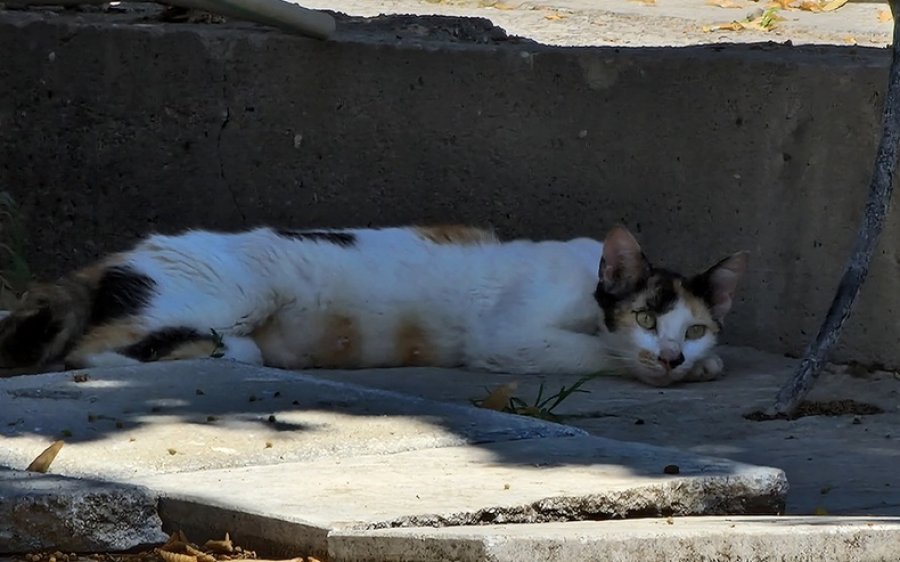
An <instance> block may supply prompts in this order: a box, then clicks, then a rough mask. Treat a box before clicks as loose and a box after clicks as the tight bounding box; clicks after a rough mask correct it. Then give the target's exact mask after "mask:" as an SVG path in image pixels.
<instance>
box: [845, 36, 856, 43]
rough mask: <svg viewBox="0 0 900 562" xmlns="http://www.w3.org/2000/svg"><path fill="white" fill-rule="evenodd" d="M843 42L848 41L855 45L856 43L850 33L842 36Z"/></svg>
mask: <svg viewBox="0 0 900 562" xmlns="http://www.w3.org/2000/svg"><path fill="white" fill-rule="evenodd" d="M844 42H845V43H848V44H850V45H856V43H857V41H856V37H854V36H852V35H848V36H846V37H844Z"/></svg>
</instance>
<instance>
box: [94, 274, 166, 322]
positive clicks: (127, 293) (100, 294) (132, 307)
mask: <svg viewBox="0 0 900 562" xmlns="http://www.w3.org/2000/svg"><path fill="white" fill-rule="evenodd" d="M155 286H156V282H155V281H153V279H151V278H150V277H148V276H146V275H144V274H143V273H139V272H137V271H135V270H133V269H131V268H130V267H127V266H115V267H111V268H109V269H107V270H106V271H105V272H104V273H103V276H102V277H101V278H100V282H99V283H98V284H97V289H96V292H95V293H94V303H93V306H92V308H91V320H90V323H91V324H92V325H95V326H96V325H98V324H103V323H106V322H109V321H111V320H115V319H117V318H121V317H123V316H130V315H132V314H136V313H138V312H140V311H141V309H142V308H144V307H145V306H147V304H148V303H149V302H150V297H152V296H153V289H154V287H155Z"/></svg>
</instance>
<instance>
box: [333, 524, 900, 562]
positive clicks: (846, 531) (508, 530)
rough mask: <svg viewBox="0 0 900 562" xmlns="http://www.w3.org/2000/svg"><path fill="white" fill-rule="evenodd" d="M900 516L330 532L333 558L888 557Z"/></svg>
mask: <svg viewBox="0 0 900 562" xmlns="http://www.w3.org/2000/svg"><path fill="white" fill-rule="evenodd" d="M898 541H900V519H897V518H884V519H882V518H837V517H777V518H769V517H753V518H748V517H690V518H673V519H668V520H666V519H648V520H629V521H602V522H600V521H580V522H571V523H550V524H544V525H494V526H489V527H445V528H440V529H434V528H411V529H379V530H367V531H335V532H333V533H331V535H330V536H329V560H330V561H331V562H395V561H403V562H444V561H446V560H454V561H456V562H481V561H484V560H490V561H491V562H569V561H576V560H577V561H584V562H587V561H598V562H599V561H607V560H608V561H617V562H618V561H622V562H624V561H630V560H634V561H641V562H701V561H703V562H705V561H710V562H711V561H720V560H727V561H729V562H757V561H760V560H779V561H781V562H812V561H815V562H849V561H853V562H887V561H890V560H896V559H897V544H898Z"/></svg>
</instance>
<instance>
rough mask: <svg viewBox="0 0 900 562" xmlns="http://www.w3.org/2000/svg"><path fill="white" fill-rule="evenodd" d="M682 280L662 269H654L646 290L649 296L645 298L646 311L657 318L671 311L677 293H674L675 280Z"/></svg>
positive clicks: (678, 276)
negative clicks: (648, 290) (648, 291)
mask: <svg viewBox="0 0 900 562" xmlns="http://www.w3.org/2000/svg"><path fill="white" fill-rule="evenodd" d="M676 279H677V280H679V281H680V280H683V278H682V277H681V276H680V275H678V274H677V273H672V272H671V271H666V270H664V269H656V270H654V271H653V274H652V275H651V277H650V282H649V283H648V288H649V289H650V294H649V295H648V297H647V309H648V310H649V311H650V312H652V313H654V314H655V315H657V316H662V315H663V314H665V313H667V312H669V311H670V310H672V307H673V306H675V301H676V300H677V299H678V293H676V292H675V280H676Z"/></svg>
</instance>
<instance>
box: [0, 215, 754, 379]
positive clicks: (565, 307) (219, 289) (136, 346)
mask: <svg viewBox="0 0 900 562" xmlns="http://www.w3.org/2000/svg"><path fill="white" fill-rule="evenodd" d="M746 264H747V254H746V253H743V252H741V253H737V254H734V255H732V256H730V257H728V258H726V259H724V260H722V261H720V262H719V263H717V264H716V265H714V266H713V267H711V268H710V269H708V270H707V271H705V272H703V273H701V274H699V275H696V276H693V277H683V276H681V275H678V274H676V273H672V272H669V271H666V270H662V269H656V268H654V267H652V266H651V265H650V263H649V262H648V260H647V258H646V257H645V256H644V253H643V252H642V251H641V248H640V246H639V245H638V243H637V241H636V240H635V239H634V237H633V236H632V235H631V234H630V233H629V232H628V231H627V230H626V229H624V228H622V227H616V228H613V229H612V230H611V231H610V232H609V234H608V235H607V236H606V239H605V240H604V241H603V242H600V241H597V240H592V239H588V238H578V239H574V240H569V241H541V242H535V241H531V240H513V241H506V242H502V241H500V240H498V239H497V238H496V237H495V235H494V234H493V233H492V232H490V231H487V230H481V229H477V228H470V227H464V226H448V227H407V228H382V229H344V230H279V229H273V228H256V229H254V230H249V231H245V232H240V233H219V232H210V231H202V230H194V231H188V232H185V233H183V234H179V235H176V236H163V235H153V236H150V237H148V238H146V239H144V240H143V241H142V242H140V243H139V244H137V246H136V247H134V248H133V249H131V250H130V251H126V252H122V253H117V254H113V255H110V256H108V257H106V258H105V259H103V260H101V261H99V262H98V263H96V264H94V265H91V266H89V267H86V268H84V269H81V270H78V271H75V272H73V273H71V274H69V275H67V276H65V277H63V278H61V279H60V280H58V281H57V282H55V283H45V284H38V285H36V286H34V287H33V288H32V289H31V290H29V291H28V292H27V293H26V294H25V295H24V296H23V298H22V299H21V302H20V303H19V305H18V307H17V308H16V309H15V310H14V311H12V313H11V315H10V316H8V317H7V318H5V319H3V320H2V321H0V367H2V368H19V369H21V368H26V369H27V368H36V367H40V366H42V365H46V364H48V363H50V362H54V361H60V360H63V361H64V362H65V364H66V365H67V366H68V367H71V368H84V367H92V366H93V367H101V366H119V365H129V364H137V363H140V362H147V361H163V360H174V359H184V358H196V357H209V356H211V355H212V356H222V357H224V358H226V359H232V360H236V361H242V362H246V363H252V364H259V365H263V364H264V365H268V366H272V367H282V368H287V369H301V368H313V367H325V368H365V367H394V366H410V365H420V366H425V365H428V366H441V367H468V368H472V369H479V370H489V371H498V372H508V373H545V374H561V373H570V374H587V373H594V372H597V371H602V370H615V371H618V372H621V373H622V374H626V375H631V376H633V377H635V378H637V379H639V380H641V381H643V382H645V383H648V384H652V385H657V386H664V385H668V384H671V383H673V382H676V381H680V380H709V379H712V378H716V377H717V376H718V375H719V374H720V373H721V372H722V368H723V365H722V361H721V360H720V359H719V358H718V357H717V356H716V355H715V354H714V353H713V348H714V346H715V344H716V338H717V334H718V333H719V331H720V329H721V327H722V322H723V319H724V318H725V315H726V313H727V312H728V311H729V309H730V308H731V305H732V301H733V298H734V292H735V289H736V287H737V283H738V280H739V279H740V277H741V275H742V273H743V272H744V270H745V268H746Z"/></svg>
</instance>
